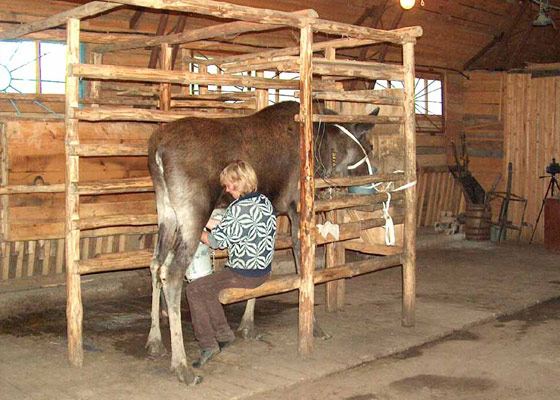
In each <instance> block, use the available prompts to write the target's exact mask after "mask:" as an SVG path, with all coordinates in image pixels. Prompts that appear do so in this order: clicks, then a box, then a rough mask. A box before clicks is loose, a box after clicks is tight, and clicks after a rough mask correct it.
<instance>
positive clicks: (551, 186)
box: [529, 174, 560, 244]
mask: <svg viewBox="0 0 560 400" xmlns="http://www.w3.org/2000/svg"><path fill="white" fill-rule="evenodd" d="M539 178H540V179H543V178H548V177H547V176H539ZM554 187H556V188H557V189H558V191H560V186H558V180H557V179H556V174H550V181H549V182H548V187H547V188H546V193H545V194H544V197H543V199H542V204H541V209H540V210H539V215H538V216H537V221H536V222H535V226H534V227H533V233H532V234H531V240H529V244H531V243H532V242H533V236H535V231H536V230H537V225H538V224H539V220H540V219H541V214H542V212H543V209H544V204H545V203H546V199H547V198H548V193H550V197H554Z"/></svg>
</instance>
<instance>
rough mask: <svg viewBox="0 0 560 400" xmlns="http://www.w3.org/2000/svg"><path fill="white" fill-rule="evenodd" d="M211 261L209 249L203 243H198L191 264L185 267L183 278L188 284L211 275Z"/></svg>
mask: <svg viewBox="0 0 560 400" xmlns="http://www.w3.org/2000/svg"><path fill="white" fill-rule="evenodd" d="M212 272H213V271H212V260H211V259H210V248H209V247H208V246H207V245H205V244H204V243H202V242H201V243H199V245H198V247H197V248H196V251H195V253H194V256H193V260H192V262H191V264H190V265H189V266H188V267H187V271H186V272H185V278H186V279H187V281H188V282H191V281H194V280H195V279H198V278H202V277H203V276H206V275H210V274H211V273H212Z"/></svg>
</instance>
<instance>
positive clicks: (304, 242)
mask: <svg viewBox="0 0 560 400" xmlns="http://www.w3.org/2000/svg"><path fill="white" fill-rule="evenodd" d="M312 45H313V31H312V29H311V26H306V27H304V28H302V29H301V32H300V47H301V50H300V114H299V116H300V118H299V119H300V157H299V158H300V166H301V168H300V224H299V241H300V245H301V254H300V257H301V258H300V268H301V274H300V275H301V281H300V285H299V342H298V351H299V353H300V354H301V355H303V356H307V355H309V354H311V352H312V351H313V320H314V310H313V307H314V305H315V287H314V285H313V273H314V270H315V242H314V240H313V236H312V235H311V233H312V232H313V230H314V228H315V222H314V221H315V218H314V216H315V208H314V194H315V191H314V180H313V120H312V116H313V103H312V97H311V93H312V87H311V80H312V71H313V67H312V60H313V50H312Z"/></svg>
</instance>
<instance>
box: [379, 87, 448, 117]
mask: <svg viewBox="0 0 560 400" xmlns="http://www.w3.org/2000/svg"><path fill="white" fill-rule="evenodd" d="M403 87H404V85H403V82H402V81H385V80H378V81H376V82H375V87H374V90H380V89H402V88H403ZM414 98H415V102H414V108H415V110H416V114H420V115H439V116H441V115H443V107H442V105H443V92H442V90H441V80H440V79H425V78H416V79H415V80H414Z"/></svg>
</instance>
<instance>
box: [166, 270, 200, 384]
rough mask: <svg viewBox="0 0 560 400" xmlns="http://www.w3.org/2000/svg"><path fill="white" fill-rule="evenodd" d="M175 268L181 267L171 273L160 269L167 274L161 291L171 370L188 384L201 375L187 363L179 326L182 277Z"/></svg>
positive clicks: (194, 382) (194, 381)
mask: <svg viewBox="0 0 560 400" xmlns="http://www.w3.org/2000/svg"><path fill="white" fill-rule="evenodd" d="M177 270H181V269H180V268H174V269H172V270H170V271H169V272H171V271H173V273H166V272H167V271H162V275H167V279H165V278H164V279H162V282H163V293H164V294H165V301H166V302H167V312H168V313H169V330H170V331H171V371H173V372H174V373H175V375H176V376H177V379H179V381H181V382H184V383H186V384H188V385H196V384H197V383H199V382H200V381H201V377H199V376H197V375H195V374H194V373H193V370H192V368H191V366H190V365H189V364H188V363H187V355H186V353H185V345H184V342H183V329H182V326H181V291H182V288H183V277H182V275H181V274H180V273H177ZM179 272H180V271H179Z"/></svg>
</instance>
